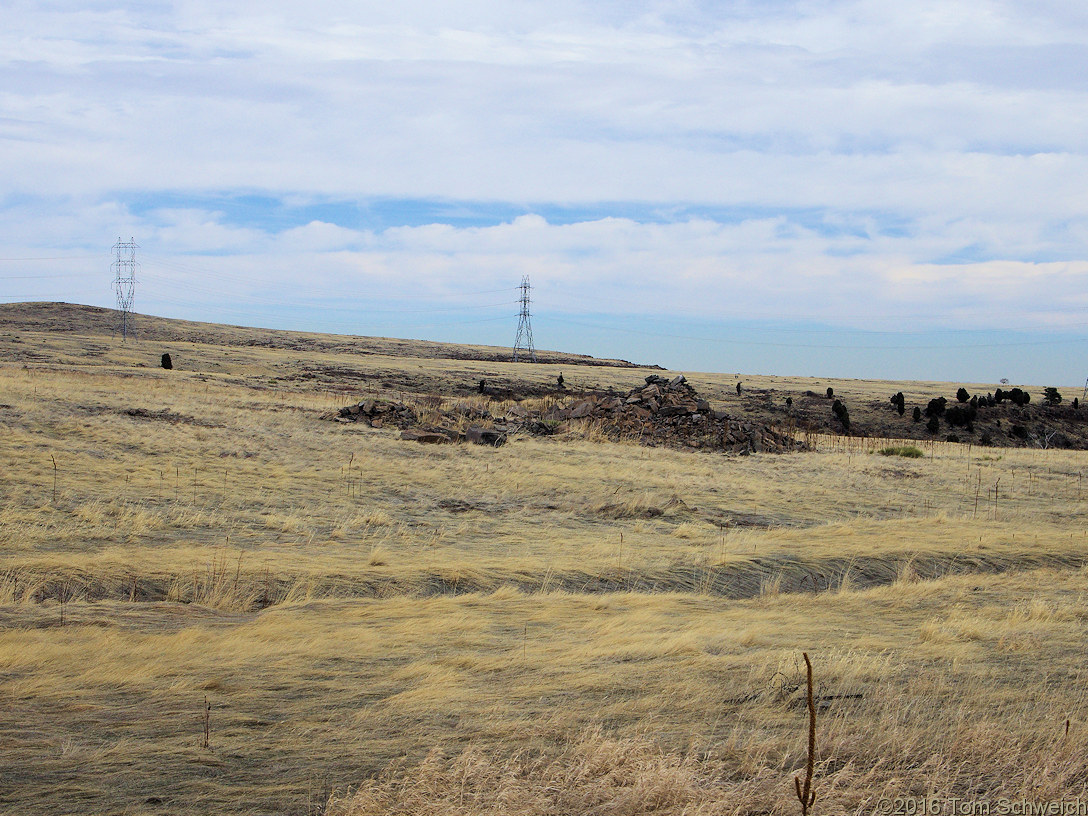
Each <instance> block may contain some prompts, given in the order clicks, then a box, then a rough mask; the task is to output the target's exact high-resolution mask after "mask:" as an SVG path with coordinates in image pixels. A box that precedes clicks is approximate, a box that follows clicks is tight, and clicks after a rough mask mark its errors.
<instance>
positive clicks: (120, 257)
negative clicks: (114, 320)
mask: <svg viewBox="0 0 1088 816" xmlns="http://www.w3.org/2000/svg"><path fill="white" fill-rule="evenodd" d="M113 254H114V261H113V264H112V267H111V268H112V269H113V289H114V291H115V292H117V311H118V312H119V313H120V315H119V318H118V319H119V324H118V326H117V328H118V330H119V331H120V332H121V342H122V343H123V342H125V341H126V340H127V339H128V336H129V334H131V335H132V336H133V337H135V336H136V323H135V320H133V315H132V301H133V299H134V298H135V296H136V267H137V266H139V264H137V263H136V239H135V238H130V239H129V240H128V241H122V240H121V239H120V238H118V239H117V243H116V244H114V245H113Z"/></svg>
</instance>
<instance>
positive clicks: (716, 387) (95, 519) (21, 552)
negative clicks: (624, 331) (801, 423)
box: [0, 329, 1088, 814]
mask: <svg viewBox="0 0 1088 816" xmlns="http://www.w3.org/2000/svg"><path fill="white" fill-rule="evenodd" d="M223 331H224V332H228V329H223ZM230 331H233V330H230ZM237 331H241V330H237ZM23 339H24V343H23V344H21V345H22V346H24V347H27V348H31V349H33V350H35V351H36V352H38V353H40V354H41V355H42V356H43V357H47V358H48V359H49V360H50V362H48V363H41V362H37V363H34V364H33V365H31V364H30V363H25V364H24V363H18V364H12V363H10V362H4V361H5V360H6V359H7V358H5V357H4V355H5V354H7V353H8V352H7V351H5V350H4V348H0V393H2V394H3V396H2V398H0V403H3V405H4V406H6V407H3V408H0V427H2V429H3V432H2V433H0V473H3V478H2V479H0V700H2V701H3V703H4V706H5V718H4V720H3V723H2V724H0V756H2V758H3V763H0V809H2V810H5V811H10V812H19V813H43V814H44V813H57V812H64V813H88V814H90V813H95V814H97V813H114V812H116V813H121V812H128V813H193V814H196V813H208V812H216V813H232V812H233V813H253V812H294V813H302V812H312V813H318V812H324V811H325V809H327V811H328V812H329V813H338V814H363V813H387V812H389V813H439V812H442V813H464V814H476V813H480V814H482V813H496V814H497V813H525V814H537V813H540V814H544V813H549V814H550V813H572V812H579V813H602V814H603V813H610V814H618V813H631V814H634V813H644V812H658V813H676V814H679V813H687V814H691V813H718V812H730V813H775V814H778V813H787V812H796V807H797V803H796V800H795V799H794V798H793V793H792V788H791V787H790V786H791V785H792V782H791V781H790V780H791V778H792V775H793V773H794V772H795V771H796V770H797V769H798V768H800V767H802V765H803V763H804V759H805V757H804V750H805V745H804V728H805V719H804V717H805V715H804V708H803V706H802V705H801V694H802V693H803V692H802V689H801V681H802V679H803V666H801V665H800V664H799V660H800V655H801V652H802V651H807V652H808V653H809V654H810V656H812V659H813V663H814V667H815V671H816V681H817V699H818V701H819V704H820V731H819V741H818V747H819V752H820V753H819V756H818V762H817V768H816V789H817V794H818V798H817V804H816V806H815V808H816V810H817V811H818V812H821V813H830V812H843V813H869V812H872V810H873V808H874V807H875V802H876V800H877V798H878V797H880V796H882V795H899V796H904V795H915V794H916V795H932V796H944V797H951V796H968V795H969V796H971V797H974V798H984V797H997V796H1005V795H1007V796H1034V797H1039V798H1047V797H1050V798H1059V797H1061V798H1069V797H1074V796H1080V795H1084V794H1085V790H1084V788H1085V780H1086V779H1088V774H1086V773H1085V771H1086V770H1088V768H1086V767H1085V759H1084V757H1085V756H1088V751H1086V750H1085V749H1086V748H1088V744H1086V743H1088V739H1086V737H1088V707H1086V706H1088V704H1086V703H1085V698H1084V695H1083V692H1082V689H1083V686H1084V669H1083V667H1082V666H1081V663H1082V662H1083V661H1082V660H1081V657H1080V656H1081V653H1082V644H1083V642H1084V638H1085V634H1086V631H1085V630H1086V627H1088V593H1086V591H1085V578H1086V572H1085V566H1086V564H1088V496H1085V495H1084V494H1083V493H1082V474H1083V472H1084V470H1085V468H1086V466H1088V455H1086V454H1084V453H1081V452H1073V451H1056V450H1046V451H1043V450H1027V449H1019V450H1005V451H1002V452H1001V454H1000V455H999V456H995V455H994V451H993V450H992V449H986V450H981V449H978V448H974V449H972V448H971V447H969V446H962V445H956V444H951V443H927V444H924V445H921V446H919V447H920V449H921V450H922V451H923V453H924V456H922V457H915V458H910V457H904V456H902V455H895V456H888V457H882V456H877V455H874V454H877V453H880V452H881V449H883V448H889V447H900V446H901V443H900V442H898V441H894V440H862V439H848V440H843V439H840V438H834V437H816V436H813V439H812V441H813V442H814V443H815V446H816V451H815V452H814V453H809V454H791V455H783V456H771V455H754V456H748V457H735V456H724V455H721V454H710V453H706V452H697V451H675V450H666V449H660V448H646V447H642V446H640V445H638V444H637V443H636V442H635V441H633V440H627V441H619V442H616V441H608V440H607V439H606V437H605V435H604V434H602V433H601V432H600V429H599V428H597V429H595V428H593V427H591V426H589V425H588V424H587V425H585V426H583V427H582V428H581V429H580V430H577V431H575V432H572V433H569V434H567V435H565V436H563V437H561V438H556V437H549V438H539V439H538V438H528V437H524V436H515V437H514V438H512V439H511V441H510V442H509V443H508V444H507V445H506V446H504V447H502V448H498V449H493V448H486V447H474V446H465V445H458V446H438V447H434V448H428V447H423V446H417V445H414V444H410V443H406V442H402V441H400V440H399V439H398V438H397V434H396V431H394V430H391V429H375V428H369V427H364V426H363V425H361V424H360V425H342V424H337V423H331V422H322V421H319V420H318V419H317V417H318V416H319V415H320V414H321V413H323V412H325V411H328V410H329V409H331V408H335V407H338V406H339V405H342V404H346V403H347V402H349V401H357V400H359V399H362V398H365V397H382V398H388V399H396V400H405V401H413V402H414V404H418V405H419V406H421V410H429V411H432V412H435V414H436V415H437V412H438V411H440V410H441V411H445V410H447V409H449V408H451V407H452V406H454V405H457V404H463V405H466V406H469V407H472V408H480V409H485V410H487V411H489V412H490V413H493V414H499V413H504V412H506V411H508V410H510V409H511V408H513V405H514V404H513V403H512V402H511V401H509V400H506V399H505V398H503V399H491V398H489V397H487V396H486V395H484V396H479V395H473V396H467V395H462V396H450V395H449V394H448V393H443V392H440V391H437V392H431V391H428V389H430V388H434V387H435V386H436V384H442V383H447V384H451V389H452V390H453V392H454V393H456V389H453V388H452V384H457V383H460V384H461V386H459V387H461V388H462V390H463V388H464V385H465V384H466V383H467V384H468V386H469V387H471V386H473V385H474V384H475V382H476V381H477V380H478V379H480V378H485V377H486V378H487V379H488V381H489V382H492V381H494V382H495V384H496V388H498V387H503V388H513V387H514V386H516V385H518V383H522V384H524V383H525V382H527V379H526V378H528V380H531V382H530V384H531V385H533V387H534V388H536V389H538V390H537V392H535V393H536V395H535V396H532V397H531V398H530V400H526V401H525V402H530V401H535V402H533V404H534V405H535V406H537V407H540V408H544V407H547V405H548V404H549V401H551V400H554V399H555V397H554V396H548V395H546V394H545V395H541V394H540V390H541V389H542V388H543V385H542V384H543V383H544V382H545V381H546V380H548V379H549V378H551V379H552V380H553V381H554V376H555V375H556V374H557V373H558V371H559V370H564V369H562V367H561V366H560V365H559V364H555V365H552V364H548V365H541V366H539V367H526V366H513V365H512V364H507V363H500V362H488V361H480V360H442V359H438V358H437V357H434V356H431V357H427V356H414V357H413V356H404V355H403V354H402V356H397V353H396V351H397V350H396V348H395V341H383V345H381V347H380V348H378V349H375V348H371V349H370V350H371V351H375V350H377V351H380V352H381V353H372V354H367V355H363V354H355V353H353V352H352V351H351V350H350V343H348V341H347V340H343V341H338V342H340V343H341V346H340V347H338V348H339V351H337V352H333V351H322V350H320V349H318V348H316V347H311V346H309V345H307V343H304V342H302V340H299V341H298V344H299V346H300V348H299V349H283V348H280V349H269V348H261V347H257V346H252V347H249V346H238V345H235V346H231V347H229V348H228V347H225V346H217V345H215V344H207V343H199V342H195V341H185V342H179V343H176V344H175V343H171V346H170V349H171V351H172V352H173V354H174V358H175V361H176V363H177V365H178V368H176V369H175V370H174V371H172V372H163V371H161V370H159V369H156V368H154V367H153V365H154V363H153V362H152V363H151V364H149V362H148V361H149V360H150V361H153V360H154V359H156V358H157V356H158V353H161V350H160V349H158V347H157V346H156V348H155V349H151V348H150V347H142V346H137V345H129V346H121V345H110V344H109V343H108V342H107V341H104V340H103V339H102V338H101V337H84V336H80V335H66V336H60V335H50V334H35V333H33V332H25V333H24V334H23ZM307 342H309V341H307ZM329 342H332V341H329ZM375 342H377V341H375ZM92 346H93V347H95V349H96V353H95V354H94V355H91V354H89V353H88V352H87V349H89V348H91V347H92ZM421 348H422V347H421ZM153 352H154V353H153ZM413 353H416V354H419V355H422V354H423V351H422V350H417V351H415V352H413ZM24 365H26V366H27V367H26V368H24V367H23V366H24ZM334 368H337V369H338V370H348V369H349V370H350V371H357V372H361V373H365V374H366V375H367V377H366V379H365V380H363V379H358V378H356V379H353V380H344V381H343V382H341V383H340V385H336V386H335V387H330V385H329V383H327V382H325V381H324V380H321V383H322V387H321V388H318V387H314V385H313V384H314V382H315V380H313V379H311V380H307V379H305V378H298V377H296V374H297V372H298V371H299V370H300V369H306V370H310V371H324V370H332V369H334ZM644 373H645V372H640V371H639V370H637V369H629V368H610V367H593V368H592V370H589V369H588V368H587V370H585V371H575V372H573V373H572V371H571V368H570V367H569V365H568V367H567V368H566V369H565V377H566V378H567V381H568V384H572V385H577V383H578V381H579V380H584V385H583V387H588V386H590V385H600V386H601V387H612V388H615V389H616V390H617V391H623V390H625V389H626V388H629V387H631V386H632V385H633V384H637V382H638V381H639V380H640V378H641V376H643V374H644ZM315 376H316V375H315ZM322 376H324V375H322ZM386 379H388V380H389V381H392V382H395V383H396V387H383V386H381V385H380V383H381V382H382V381H383V380H386ZM705 379H706V381H707V382H706V384H705V385H704V384H703V383H702V382H700V384H699V387H700V390H701V391H703V392H706V393H709V394H710V395H711V396H712V398H713V399H714V400H715V404H716V405H724V406H725V407H727V408H728V407H729V406H730V402H729V401H730V400H733V399H735V398H736V397H735V394H734V395H733V396H731V394H733V383H734V379H733V378H732V376H731V375H707V377H706V378H705ZM273 381H274V382H273ZM761 382H767V383H769V382H771V381H770V380H766V381H764V380H757V379H756V378H749V377H745V383H746V387H748V386H749V385H750V386H751V387H753V388H755V387H762V386H759V383H761ZM785 382H786V381H785V380H782V381H781V382H780V384H781V383H785ZM352 384H353V385H352ZM827 384H833V385H834V387H835V391H836V394H843V395H845V396H847V397H850V398H854V399H858V400H860V399H876V398H880V399H884V400H886V398H887V393H893V392H894V391H897V390H905V391H907V393H908V396H911V394H912V393H914V392H917V393H918V394H922V393H925V392H926V389H927V388H928V385H927V384H916V385H911V384H908V385H907V386H906V387H905V388H904V386H903V384H897V386H896V387H891V386H892V384H888V383H867V382H862V381H845V382H841V383H840V382H829V383H827ZM789 386H790V387H795V388H813V390H817V391H821V392H822V390H823V388H819V389H817V388H815V383H814V382H812V381H808V380H796V381H794V380H791V381H789ZM825 387H826V384H825ZM885 392H886V393H885ZM911 398H913V397H911ZM53 459H55V461H56V463H57V470H56V473H55V475H56V481H57V485H56V488H57V489H56V497H55V498H54V496H53V479H54V468H53ZM205 695H207V697H208V700H209V702H210V704H211V706H212V708H211V711H210V712H209V728H210V735H211V737H210V748H209V749H204V748H202V741H203V731H202V716H203V700H204V696H205ZM1067 722H1068V723H1069V725H1068V730H1067V729H1066V723H1067ZM821 808H822V809H821Z"/></svg>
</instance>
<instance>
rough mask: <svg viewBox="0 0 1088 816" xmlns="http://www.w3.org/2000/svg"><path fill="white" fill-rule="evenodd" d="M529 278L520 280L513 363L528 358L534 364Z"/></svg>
mask: <svg viewBox="0 0 1088 816" xmlns="http://www.w3.org/2000/svg"><path fill="white" fill-rule="evenodd" d="M532 288H533V287H532V286H530V285H529V276H528V275H524V276H523V277H522V279H521V315H520V316H519V317H518V336H517V338H516V339H515V340H514V362H515V363H516V362H518V361H519V360H521V359H524V358H525V357H528V358H529V359H530V360H532V361H533V362H534V363H535V362H536V349H535V348H533V324H532V323H530V322H529V303H530V302H531V301H530V300H529V291H530V290H531V289H532Z"/></svg>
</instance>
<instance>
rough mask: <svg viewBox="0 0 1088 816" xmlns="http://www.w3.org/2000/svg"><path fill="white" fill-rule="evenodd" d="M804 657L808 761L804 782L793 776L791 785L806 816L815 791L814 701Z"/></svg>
mask: <svg viewBox="0 0 1088 816" xmlns="http://www.w3.org/2000/svg"><path fill="white" fill-rule="evenodd" d="M802 655H803V656H804V658H805V673H806V674H807V683H808V685H807V690H806V693H805V696H806V698H807V701H808V762H807V763H806V764H805V784H804V785H803V786H802V785H801V777H799V776H795V777H794V778H793V786H794V788H796V790H797V799H798V801H800V802H801V816H808V809H809V808H810V807H812V803H813V802H815V801H816V791H814V790H813V789H812V772H813V770H814V769H815V763H816V703H815V701H814V700H813V699H812V662H811V661H810V660H809V659H808V652H802Z"/></svg>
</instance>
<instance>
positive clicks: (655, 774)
mask: <svg viewBox="0 0 1088 816" xmlns="http://www.w3.org/2000/svg"><path fill="white" fill-rule="evenodd" d="M404 771H405V769H404V768H394V769H392V770H391V771H390V772H388V773H386V774H384V775H382V776H381V777H380V778H379V779H376V780H373V781H370V782H367V783H365V784H364V785H363V786H362V787H360V788H359V789H358V790H355V791H352V792H350V793H347V794H344V795H339V796H337V795H334V796H333V797H332V799H331V800H330V801H329V804H328V807H327V809H326V811H325V812H326V814H328V816H370V815H371V814H374V816H377V814H383V815H384V816H394V815H395V814H412V816H429V814H435V815H436V816H437V814H442V815H443V816H447V815H448V814H457V815H459V816H469V814H473V816H475V815H476V814H480V815H481V816H482V815H483V814H495V816H498V814H503V816H545V814H547V816H552V814H555V816H559V814H571V813H578V814H585V815H586V816H593V814H602V815H603V814H609V816H634V814H640V813H651V812H652V813H657V814H680V813H689V814H694V813H703V812H707V813H709V812H710V811H709V810H704V809H702V808H697V809H693V808H696V807H697V806H698V805H699V804H700V803H705V802H708V801H712V800H719V801H720V794H716V792H715V791H714V788H715V787H718V783H717V781H716V780H715V779H714V778H713V777H711V776H708V775H707V774H706V771H705V769H703V768H701V767H700V765H699V763H698V762H696V761H695V760H694V759H693V758H691V757H688V756H678V755H675V754H668V753H664V752H662V751H661V750H660V749H659V748H658V747H657V746H656V745H655V744H654V743H653V742H651V741H650V740H647V739H642V738H629V739H608V738H606V737H604V736H602V734H601V733H600V731H592V732H590V733H589V734H588V735H587V736H586V737H584V738H583V739H581V740H579V741H577V742H575V743H574V744H572V745H570V746H569V747H567V748H566V750H564V751H562V752H561V753H560V754H559V755H558V756H555V757H551V758H549V757H542V756H533V755H530V754H527V753H526V754H515V755H513V756H510V757H506V758H502V757H495V756H491V755H489V754H487V753H485V752H484V751H482V750H480V749H479V748H475V747H472V748H468V749H467V750H465V751H464V752H463V753H461V754H459V755H457V756H455V757H453V758H446V757H443V756H442V755H441V753H440V752H439V751H437V750H435V751H432V752H431V754H430V755H429V756H428V757H427V758H426V759H425V760H424V761H423V762H422V763H421V764H419V765H418V766H417V767H416V768H414V769H412V770H411V771H410V772H408V773H405V772H404Z"/></svg>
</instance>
